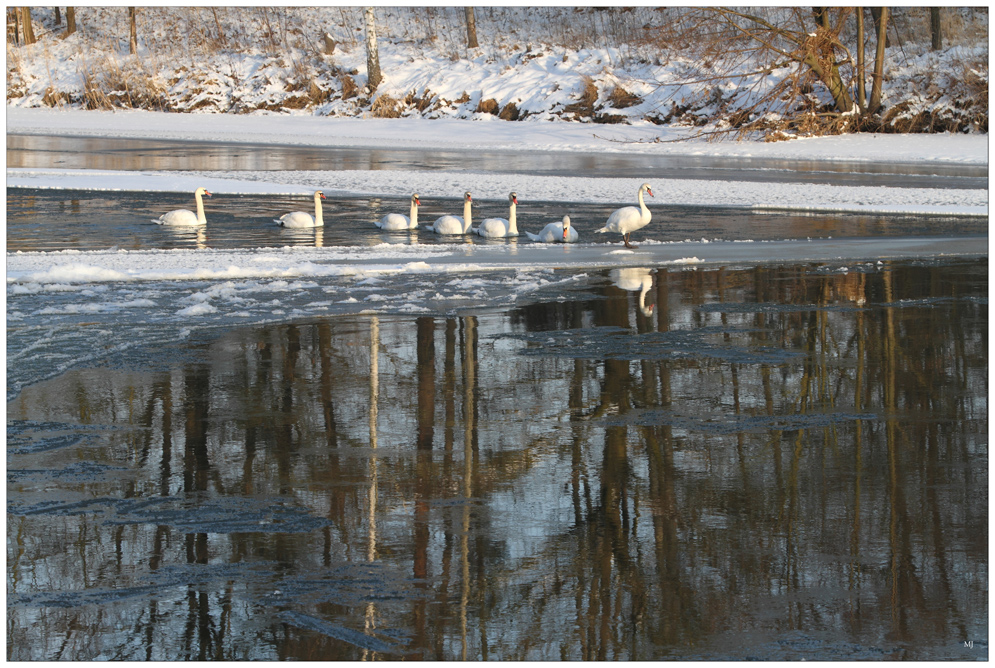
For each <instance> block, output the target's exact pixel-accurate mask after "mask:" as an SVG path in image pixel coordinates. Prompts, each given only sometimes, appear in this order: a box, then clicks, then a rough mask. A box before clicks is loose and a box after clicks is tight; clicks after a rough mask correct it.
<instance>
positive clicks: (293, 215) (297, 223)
mask: <svg viewBox="0 0 995 668" xmlns="http://www.w3.org/2000/svg"><path fill="white" fill-rule="evenodd" d="M323 199H325V194H324V193H323V192H321V191H320V190H315V191H314V218H312V217H311V214H309V213H304V212H303V211H292V212H290V213H285V214H283V215H282V216H280V217H279V218H275V219H274V220H273V222H274V223H276V224H277V225H282V226H283V227H289V228H300V227H322V226H323V225H324V224H325V221H324V220H322V218H321V200H323Z"/></svg>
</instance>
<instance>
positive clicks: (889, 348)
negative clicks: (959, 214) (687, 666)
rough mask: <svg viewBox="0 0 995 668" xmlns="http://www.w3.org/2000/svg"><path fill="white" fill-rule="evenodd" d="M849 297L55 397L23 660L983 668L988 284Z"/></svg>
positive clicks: (204, 369) (602, 291)
mask: <svg viewBox="0 0 995 668" xmlns="http://www.w3.org/2000/svg"><path fill="white" fill-rule="evenodd" d="M825 269H826V268H824V267H818V266H802V267H760V268H755V269H748V270H731V269H708V270H698V271H674V270H672V269H671V270H668V269H667V268H662V267H661V268H655V269H652V270H647V271H646V272H645V273H641V274H640V279H639V280H640V282H639V285H638V287H637V288H635V289H633V288H632V287H631V286H626V285H621V281H619V285H616V284H614V283H612V282H611V281H612V276H611V275H610V274H609V273H608V272H605V273H604V274H603V275H601V276H597V277H593V278H592V279H591V281H590V285H589V286H588V287H587V288H584V289H583V290H578V291H577V292H576V293H574V294H573V295H571V296H570V297H569V298H563V297H562V296H559V295H557V296H556V297H555V298H552V297H551V298H549V299H540V300H538V301H536V303H532V304H529V305H525V306H521V307H519V308H516V309H513V310H511V311H510V312H493V311H480V312H477V313H475V314H472V315H470V314H467V315H459V316H439V317H435V316H423V317H417V318H410V317H406V316H390V315H381V316H379V317H377V316H372V317H371V316H357V317H347V318H332V319H327V320H321V321H316V322H302V323H294V324H283V325H274V326H270V327H264V328H255V329H244V330H235V331H232V332H229V333H226V334H223V335H221V336H219V337H217V338H216V339H211V340H204V341H203V342H201V343H199V344H193V345H194V348H195V352H196V353H197V355H196V356H195V358H194V359H193V360H192V361H189V360H188V361H186V362H183V363H178V364H177V365H175V368H173V369H172V370H171V371H169V372H164V373H159V372H143V371H142V370H120V369H113V368H98V369H89V370H80V371H73V372H70V373H67V374H65V375H63V376H62V377H60V378H57V379H54V380H52V381H48V382H45V383H40V384H38V385H36V386H33V387H29V388H26V389H25V390H24V391H23V392H22V393H21V395H20V396H19V397H18V398H17V399H16V400H15V401H13V402H11V403H10V405H9V406H8V416H9V417H8V450H9V452H11V453H12V454H10V455H9V456H8V586H7V592H8V652H7V653H8V658H9V659H14V660H24V659H75V660H86V659H97V658H104V659H109V658H115V659H169V660H172V659H175V658H183V659H229V660H240V659H322V660H336V659H338V660H358V659H374V658H385V659H398V658H407V659H471V660H473V659H523V660H524V659H595V660H611V659H660V658H712V659H723V658H726V659H728V658H736V659H741V658H754V657H755V658H780V659H796V658H813V659H847V658H848V659H861V658H863V659H868V658H870V659H883V658H906V659H929V658H986V655H987V646H986V645H985V646H984V647H983V648H982V647H977V646H976V647H975V648H973V649H969V648H967V647H965V646H964V642H965V641H968V640H972V639H978V640H984V639H985V638H986V637H987V636H986V633H987V632H986V629H987V615H988V610H987V540H988V536H987V526H988V516H987V496H988V488H987V462H988V460H987V454H988V453H987V435H986V431H987V424H988V422H987V421H988V418H987V400H986V396H987V263H986V262H954V263H949V264H936V265H926V266H914V265H912V264H900V265H895V266H881V267H877V268H871V269H870V271H868V272H866V273H862V272H850V273H838V272H831V271H825ZM647 276H648V277H649V279H648V282H643V280H644V278H645V277H647ZM620 285H621V287H620ZM650 306H653V307H655V308H650ZM437 349H438V352H439V354H438V355H437ZM26 421H33V422H26ZM67 434H69V435H74V434H75V435H78V436H79V437H78V438H75V439H74V438H67V436H66V435H67ZM60 439H61V440H60Z"/></svg>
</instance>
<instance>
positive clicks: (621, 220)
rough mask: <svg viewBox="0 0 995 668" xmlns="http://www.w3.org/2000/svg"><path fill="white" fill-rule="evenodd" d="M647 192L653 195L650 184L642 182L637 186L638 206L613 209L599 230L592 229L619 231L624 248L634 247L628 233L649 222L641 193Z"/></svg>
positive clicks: (648, 213)
mask: <svg viewBox="0 0 995 668" xmlns="http://www.w3.org/2000/svg"><path fill="white" fill-rule="evenodd" d="M644 192H647V193H649V196H650V197H653V190H652V189H651V188H650V184H648V183H644V184H643V185H641V186H639V208H638V209H637V208H636V207H634V206H623V207H622V208H621V209H615V211H613V212H612V215H610V216H608V222H607V223H605V226H604V227H602V228H601V229H600V230H594V231H595V232H621V233H622V241H624V242H625V247H626V248H636V246H633V245H632V244H630V243H629V235H630V234H632V233H633V232H635V231H636V230H638V229H639V228H641V227H646V226H647V225H649V222H650V210H649V209H647V208H646V203H645V202H643V193H644Z"/></svg>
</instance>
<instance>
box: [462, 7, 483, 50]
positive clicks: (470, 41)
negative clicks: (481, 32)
mask: <svg viewBox="0 0 995 668" xmlns="http://www.w3.org/2000/svg"><path fill="white" fill-rule="evenodd" d="M463 13H464V14H466V46H467V48H468V49H475V48H477V47H478V46H480V45H479V44H478V43H477V19H476V17H475V16H474V13H473V7H464V8H463Z"/></svg>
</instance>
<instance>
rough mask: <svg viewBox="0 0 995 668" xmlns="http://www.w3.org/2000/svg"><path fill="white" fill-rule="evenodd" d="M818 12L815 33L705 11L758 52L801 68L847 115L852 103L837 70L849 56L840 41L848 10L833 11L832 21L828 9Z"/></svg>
mask: <svg viewBox="0 0 995 668" xmlns="http://www.w3.org/2000/svg"><path fill="white" fill-rule="evenodd" d="M818 9H819V11H817V12H815V18H816V29H815V31H812V30H811V29H806V28H805V27H804V25H796V26H794V27H792V28H788V27H782V26H780V25H775V24H774V23H772V22H771V21H768V20H767V19H765V18H763V17H762V16H759V15H756V14H749V13H746V12H743V11H738V10H736V9H732V8H726V9H721V8H720V9H714V10H709V11H710V12H713V13H714V14H715V15H716V16H718V17H719V18H721V19H722V20H723V21H724V22H725V23H726V24H727V25H728V26H730V27H732V28H733V29H734V30H735V31H736V32H737V33H739V34H741V35H743V36H746V37H748V38H750V39H751V40H753V41H754V42H756V43H757V44H758V46H759V48H761V49H765V50H770V51H772V52H774V54H776V55H779V56H780V57H783V58H785V59H787V60H788V61H792V62H795V63H798V64H800V65H804V66H805V67H806V68H808V70H809V71H810V72H812V73H813V74H814V75H815V76H816V77H817V78H818V79H819V80H820V81H821V82H822V83H823V84H824V85H825V86H826V89H827V90H828V91H829V94H830V95H831V96H832V98H833V102H834V104H835V106H836V110H837V111H839V112H849V111H851V110H852V109H853V100H852V99H851V97H850V92H849V87H848V86H847V85H846V83H845V82H844V81H843V78H842V75H841V74H840V69H839V66H840V65H841V64H842V63H844V62H847V61H848V60H849V52H848V51H847V49H846V47H845V46H844V45H843V43H842V41H841V40H840V32H841V30H842V28H843V23H844V20H845V18H846V16H847V14H848V11H849V10H847V9H841V10H837V11H836V12H835V20H833V17H831V16H830V13H831V11H830V10H829V9H828V8H818ZM798 23H799V24H800V23H801V21H800V20H799V21H798Z"/></svg>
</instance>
